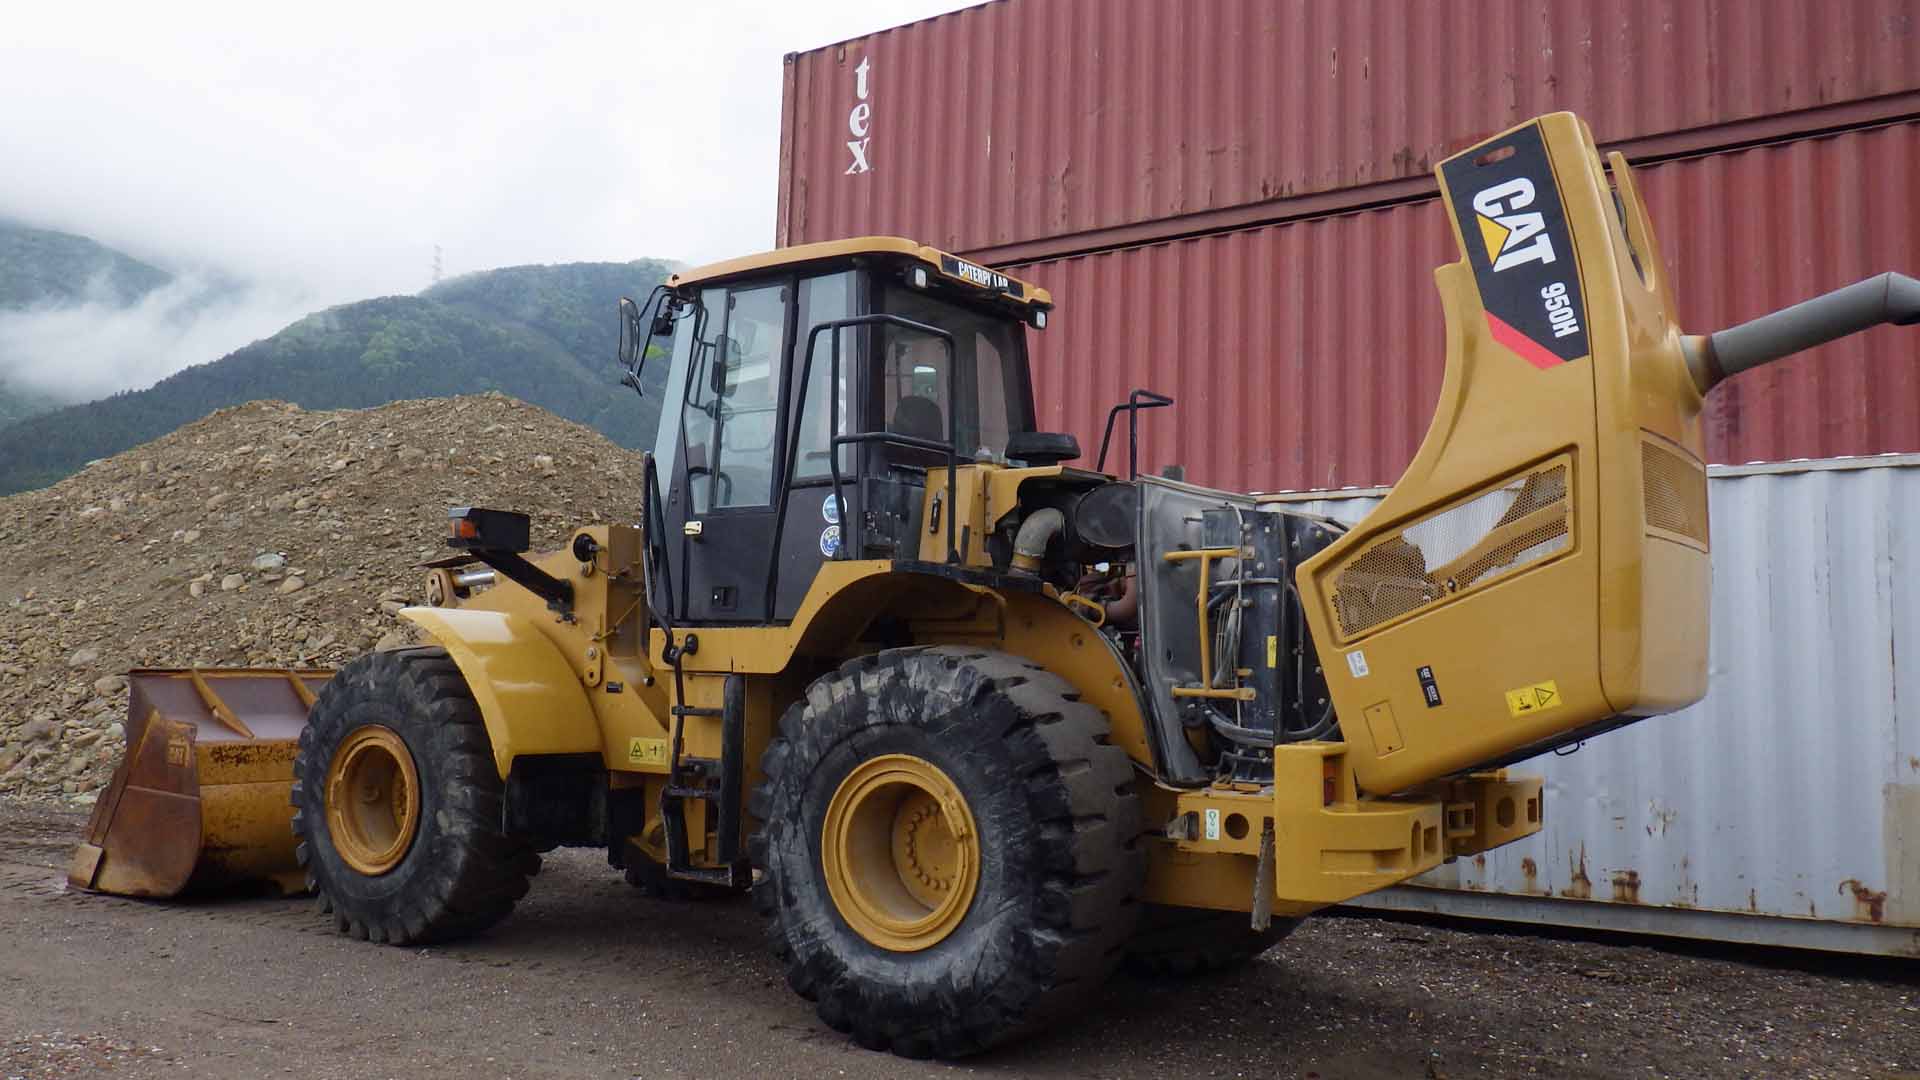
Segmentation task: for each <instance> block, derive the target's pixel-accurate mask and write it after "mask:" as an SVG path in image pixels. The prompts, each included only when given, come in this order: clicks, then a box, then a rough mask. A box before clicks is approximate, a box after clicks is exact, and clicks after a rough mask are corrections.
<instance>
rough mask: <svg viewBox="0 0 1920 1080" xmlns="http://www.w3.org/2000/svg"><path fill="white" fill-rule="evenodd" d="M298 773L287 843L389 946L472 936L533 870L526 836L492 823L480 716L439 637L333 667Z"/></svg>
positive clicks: (495, 817)
mask: <svg viewBox="0 0 1920 1080" xmlns="http://www.w3.org/2000/svg"><path fill="white" fill-rule="evenodd" d="M369 745H372V746H373V747H374V748H375V749H373V750H370V751H369V750H366V749H364V748H365V747H367V746H369ZM343 751H344V752H345V754H346V755H347V756H345V757H343V756H342V753H343ZM355 755H360V756H365V757H367V758H369V759H370V760H371V761H372V762H373V765H371V766H369V765H364V764H359V765H356V763H355V760H354V756H355ZM293 776H294V780H293V799H292V801H293V807H294V811H293V831H294V836H295V838H296V839H297V841H298V846H297V847H296V849H295V854H296V856H297V857H298V858H299V861H300V865H301V867H302V868H304V869H305V871H306V874H307V886H308V887H309V888H311V889H313V890H314V891H315V892H317V893H318V894H319V908H320V910H321V911H323V912H327V913H330V914H331V915H332V916H333V922H334V927H335V928H336V929H338V930H339V931H340V932H341V933H345V934H351V935H352V936H354V937H356V938H360V939H361V940H363V941H374V942H386V943H388V944H392V945H417V944H423V943H427V942H435V941H446V940H449V939H452V938H459V937H465V936H467V935H470V934H476V933H479V932H480V931H481V930H484V929H486V928H487V927H489V926H491V925H493V924H494V923H496V922H498V921H500V920H501V919H502V918H505V917H506V915H507V913H508V912H509V911H512V910H513V905H514V903H515V902H516V901H518V900H519V899H520V898H521V897H522V896H525V895H526V892H527V878H528V877H530V876H531V875H533V874H535V873H537V872H538V871H539V869H540V856H538V855H536V854H534V852H533V850H532V848H531V847H530V846H528V844H527V843H526V841H524V840H522V839H517V838H514V837H510V836H508V835H506V834H505V833H504V832H503V831H502V830H501V822H502V821H503V820H504V815H503V813H502V807H503V802H504V798H505V788H504V785H503V784H502V783H501V781H500V775H499V772H498V770H497V769H496V768H495V766H494V761H493V749H492V746H491V745H490V743H489V742H488V739H487V730H486V725H485V724H484V723H483V722H482V720H481V718H480V708H479V706H478V705H476V704H475V703H474V699H473V695H472V693H471V692H469V690H468V689H467V682H466V679H465V677H463V676H462V675H461V674H460V669H459V668H458V667H457V666H455V665H454V663H453V661H452V660H450V659H448V657H447V653H446V650H444V649H439V648H414V649H398V650H394V651H391V652H373V653H368V654H366V655H364V656H361V657H359V658H358V659H355V660H354V661H352V662H351V663H349V664H347V666H345V667H343V668H341V669H340V671H339V672H338V673H337V674H335V675H334V677H333V678H332V679H331V680H330V681H329V682H328V683H327V686H326V688H325V689H324V690H322V691H321V693H320V695H319V698H318V699H317V700H316V701H315V702H314V705H313V709H312V711H311V712H310V713H309V715H308V720H307V726H306V728H305V729H304V730H302V731H301V733H300V749H299V755H298V757H296V758H295V760H294V767H293ZM409 786H410V787H411V793H410V794H409V793H408V792H407V790H406V789H407V788H408V787H409ZM330 798H331V799H333V800H334V801H333V802H332V803H331V804H330V803H329V799H330ZM369 807H372V808H373V809H372V810H369V809H368V808H369ZM389 808H392V809H389ZM336 833H338V834H339V835H336Z"/></svg>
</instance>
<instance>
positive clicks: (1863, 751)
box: [1296, 455, 1920, 956]
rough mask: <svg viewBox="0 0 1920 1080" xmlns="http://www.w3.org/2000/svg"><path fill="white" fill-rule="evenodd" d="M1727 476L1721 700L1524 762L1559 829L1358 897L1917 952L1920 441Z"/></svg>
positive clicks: (1718, 495)
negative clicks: (1913, 451) (1918, 450)
mask: <svg viewBox="0 0 1920 1080" xmlns="http://www.w3.org/2000/svg"><path fill="white" fill-rule="evenodd" d="M1710 475H1711V480H1710V482H1709V485H1708V490H1709V498H1710V500H1711V507H1712V513H1713V524H1712V529H1713V568H1714V582H1713V630H1712V632H1713V645H1712V651H1711V666H1712V678H1711V686H1710V689H1709V691H1708V693H1707V697H1706V700H1704V701H1702V702H1701V703H1700V704H1698V705H1695V706H1693V707H1692V708H1689V709H1686V710H1684V711H1682V712H1679V713H1676V714H1673V715H1670V716H1663V717H1655V718H1653V719H1650V720H1647V721H1644V722H1642V723H1639V724H1635V725H1633V726H1631V727H1627V728H1624V729H1621V730H1619V731H1615V732H1611V733H1609V734H1606V735H1602V736H1600V737H1598V738H1596V739H1594V740H1593V741H1592V742H1589V743H1586V744H1584V745H1583V746H1582V747H1581V748H1580V749H1579V750H1578V751H1577V752H1575V753H1570V754H1566V755H1565V756H1559V755H1551V754H1549V755H1544V756H1542V757H1539V758H1536V759H1534V760H1532V761H1528V762H1524V763H1522V764H1520V765H1517V766H1515V767H1514V769H1515V771H1517V772H1531V773H1539V774H1543V775H1544V776H1545V777H1546V791H1547V794H1546V827H1545V828H1544V829H1543V830H1542V831H1541V833H1539V834H1538V835H1536V836H1533V837H1529V838H1528V839H1526V840H1524V841H1521V842H1519V843H1515V844H1510V845H1508V846H1506V847H1504V848H1500V849H1497V850H1495V851H1491V852H1487V853H1486V854H1484V855H1479V856H1475V857H1473V858H1471V859H1460V860H1457V861H1455V862H1453V863H1451V864H1448V865H1445V866H1442V867H1440V868H1438V869H1436V870H1434V871H1432V872H1430V873H1427V874H1424V875H1422V876H1420V877H1418V878H1415V879H1414V881H1413V883H1412V884H1409V885H1407V886H1403V887H1399V888H1394V889H1389V890H1386V891H1385V892H1381V893H1376V894H1374V895H1372V896H1369V897H1365V898H1363V899H1361V900H1360V901H1357V902H1356V906H1360V907H1372V908H1387V909H1396V910H1403V911H1421V912H1431V913H1437V914H1446V915H1456V916H1466V917H1472V918H1487V919H1498V920H1511V921H1521V922H1537V923H1551V924H1556V925H1563V926H1578V927H1591V928H1600V929H1611V930H1625V931H1634V932H1644V933H1655V934H1669V935H1679V936H1685V937H1696V938H1707V939H1714V940H1722V941H1735V942H1755V943H1766V944H1778V945H1792V946H1801V947H1807V948H1818V949H1832V950H1840V951H1846V952H1857V953H1877V954H1886V955H1909V956H1920V679H1917V678H1916V677H1915V676H1914V674H1913V673H1914V672H1920V455H1888V456H1885V457H1878V458H1832V459H1826V460H1820V461H1794V462H1784V463H1779V464H1766V465H1744V466H1715V467H1714V468H1712V469H1711V470H1710ZM1379 495H1380V492H1379V491H1378V490H1369V491H1350V492H1325V493H1305V494H1303V495H1301V496H1299V497H1298V499H1299V501H1298V503H1297V504H1296V505H1298V507H1299V508H1300V509H1304V510H1309V511H1312V512H1315V513H1321V514H1325V515H1327V516H1329V517H1335V518H1339V519H1341V520H1345V521H1355V520H1358V519H1359V518H1360V517H1361V516H1362V515H1364V514H1365V513H1366V511H1367V510H1368V509H1370V508H1371V507H1372V505H1374V504H1375V503H1377V502H1378V501H1379ZM1903 676H1904V678H1903Z"/></svg>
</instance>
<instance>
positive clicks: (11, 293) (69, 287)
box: [0, 220, 173, 308]
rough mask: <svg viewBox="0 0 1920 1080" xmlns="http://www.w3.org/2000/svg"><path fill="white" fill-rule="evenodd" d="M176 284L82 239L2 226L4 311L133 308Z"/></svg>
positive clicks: (0, 305)
mask: <svg viewBox="0 0 1920 1080" xmlns="http://www.w3.org/2000/svg"><path fill="white" fill-rule="evenodd" d="M172 280H173V275H172V274H169V273H167V272H166V271H165V270H161V269H160V268H158V267H154V266H149V265H147V264H146V263H143V262H141V261H140V260H138V259H135V258H132V257H130V256H128V255H123V254H121V253H120V252H118V251H115V250H113V249H112V248H110V247H104V246H102V245H100V244H97V243H94V242H93V241H92V240H89V239H87V238H86V237H84V236H74V235H73V234H71V233H63V232H53V231H51V230H48V229H32V228H28V227H27V226H25V225H19V224H15V223H13V222H10V221H3V220H0V308H30V307H42V306H60V305H66V304H77V303H79V302H81V301H83V300H101V301H104V302H107V303H113V304H121V305H125V304H132V303H135V302H137V301H138V300H139V299H140V298H141V297H143V296H145V295H146V294H148V293H150V292H152V291H153V290H155V289H158V288H160V287H161V286H163V285H166V284H167V283H168V282H170V281H172Z"/></svg>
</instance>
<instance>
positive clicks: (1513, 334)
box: [1486, 311, 1561, 371]
mask: <svg viewBox="0 0 1920 1080" xmlns="http://www.w3.org/2000/svg"><path fill="white" fill-rule="evenodd" d="M1486 316H1487V328H1488V329H1489V330H1492V331H1493V340H1495V341H1497V342H1499V343H1500V344H1502V345H1505V346H1506V347H1507V348H1509V349H1512V350H1513V351H1514V353H1515V354H1517V355H1518V356H1519V357H1520V359H1522V360H1525V361H1526V362H1527V363H1529V364H1532V365H1533V366H1534V367H1537V368H1539V369H1540V370H1541V371H1546V370H1549V369H1551V368H1557V367H1559V366H1560V363H1561V361H1560V358H1559V357H1558V356H1555V355H1554V354H1553V353H1551V352H1549V351H1547V349H1546V347H1545V346H1543V345H1541V344H1540V343H1539V342H1537V341H1535V340H1533V339H1532V338H1530V337H1528V336H1527V335H1525V334H1523V333H1521V332H1520V331H1518V330H1515V329H1514V328H1513V327H1511V326H1509V325H1507V323H1506V321H1505V320H1503V319H1501V318H1500V317H1499V316H1498V315H1495V314H1494V313H1493V312H1491V311H1489V312H1486Z"/></svg>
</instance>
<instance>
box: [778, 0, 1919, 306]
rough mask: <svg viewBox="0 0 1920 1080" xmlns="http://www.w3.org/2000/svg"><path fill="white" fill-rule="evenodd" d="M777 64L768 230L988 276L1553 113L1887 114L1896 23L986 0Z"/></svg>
mask: <svg viewBox="0 0 1920 1080" xmlns="http://www.w3.org/2000/svg"><path fill="white" fill-rule="evenodd" d="M785 77H786V84H785V102H784V110H785V111H784V114H783V124H782V135H781V151H780V154H781V157H780V166H781V186H780V200H779V218H778V224H777V227H776V234H777V235H776V242H777V243H780V244H797V243H803V242H807V241H813V240H826V239H833V238H837V237H843V236H852V235H860V234H868V233H897V234H901V235H906V236H911V237H914V238H916V239H918V240H921V241H923V242H925V243H931V244H935V245H938V246H941V247H944V248H946V249H948V250H952V251H958V252H963V253H968V254H971V255H973V256H974V257H975V258H977V259H980V260H981V261H988V262H1001V263H1004V262H1010V261H1030V260H1032V259H1036V258H1041V257H1053V256H1057V255H1060V254H1066V253H1072V252H1085V251H1092V250H1096V249H1099V248H1103V247H1111V246H1115V245H1119V244H1137V243H1143V242H1148V241H1152V240H1162V239H1168V238H1170V237H1174V236H1180V235H1191V234H1195V233H1199V232H1203V231H1218V230H1222V229H1227V228H1239V227H1244V226H1247V225H1250V224H1254V223H1263V222H1273V221H1279V220H1283V219H1287V218H1294V217H1299V216H1302V215H1310V214H1322V213H1327V212H1332V211H1335V210H1347V209H1355V208H1358V207H1361V206H1365V205H1378V204H1380V203H1383V202H1386V201H1393V200H1404V199H1407V198H1412V197H1419V196H1421V195H1424V194H1427V193H1429V192H1431V190H1432V181H1431V177H1430V171H1431V169H1432V166H1433V164H1434V162H1436V161H1437V160H1439V159H1440V158H1442V157H1444V156H1446V155H1447V154H1448V153H1450V152H1452V151H1453V150H1456V149H1459V148H1460V147H1462V146H1464V145H1466V144H1468V143H1470V142H1472V141H1474V140H1475V139H1476V138H1478V137H1480V136H1484V135H1487V134H1491V133H1493V132H1495V131H1499V130H1501V129H1504V128H1506V127H1508V126H1511V125H1512V124H1515V123H1518V122H1520V121H1522V120H1525V119H1527V118H1528V117H1531V116H1534V115H1537V114H1540V113H1544V112H1551V111H1554V110H1557V109H1572V110H1574V111H1576V112H1578V113H1580V114H1581V115H1582V116H1584V117H1585V118H1586V119H1587V121H1588V123H1589V124H1590V125H1591V126H1592V128H1593V131H1594V134H1595V136H1596V137H1597V138H1598V139H1600V140H1601V141H1602V142H1606V143H1620V144H1625V148H1626V149H1627V150H1628V152H1629V156H1630V157H1635V158H1636V160H1638V159H1641V158H1646V157H1661V156H1667V155H1671V154H1673V153H1678V152H1693V151H1698V150H1701V149H1706V148H1711V147H1725V146H1731V145H1735V144H1741V143H1748V142H1752V141H1756V140H1759V139H1779V138H1783V137H1787V136H1791V135H1797V134H1804V133H1807V132H1810V131H1815V130H1833V129H1837V128H1841V127H1848V126H1857V125H1859V124H1861V123H1864V122H1876V121H1879V120H1884V119H1888V118H1891V117H1897V116H1913V115H1916V114H1920V11H1916V9H1915V7H1914V5H1913V3H1912V2H1911V0H1828V2H1823V3H1818V4H1813V3H1807V2H1806V0H1739V2H1730V0H1457V2H1456V0H1408V2H1406V3H1388V2H1376V0H1361V2H1344V0H1285V2H1271V0H1205V2H1197V3H1196V2H1194V0H1000V2H996V3H990V4H984V5H982V6H979V7H975V8H969V9H966V10H963V11H960V12H956V13H953V14H950V15H943V16H939V17H937V18H933V19H928V20H925V21H922V22H918V23H913V24H910V25H908V26H904V27H899V28H896V29H892V30H886V31H882V32H879V33H876V34H871V35H868V36H866V37H862V38H857V39H854V40H852V41H848V42H845V43H842V44H839V45H831V46H827V47H825V48H821V49H815V50H812V51H810V52H805V53H797V54H794V55H791V56H789V57H788V58H787V62H786V71H785ZM1390 267H1391V264H1388V265H1387V266H1383V267H1382V268H1383V269H1390Z"/></svg>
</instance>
